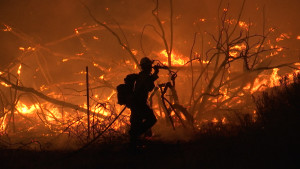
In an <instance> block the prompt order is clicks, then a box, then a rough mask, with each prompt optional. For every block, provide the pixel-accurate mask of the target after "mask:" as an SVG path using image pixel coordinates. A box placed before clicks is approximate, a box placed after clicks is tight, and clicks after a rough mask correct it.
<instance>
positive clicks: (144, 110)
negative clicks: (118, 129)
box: [125, 57, 159, 148]
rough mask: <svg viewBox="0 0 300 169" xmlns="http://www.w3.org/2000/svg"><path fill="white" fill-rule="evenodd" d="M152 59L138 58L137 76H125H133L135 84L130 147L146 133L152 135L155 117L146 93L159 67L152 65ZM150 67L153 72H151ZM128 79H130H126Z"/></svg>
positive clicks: (131, 108)
mask: <svg viewBox="0 0 300 169" xmlns="http://www.w3.org/2000/svg"><path fill="white" fill-rule="evenodd" d="M152 64H153V61H152V60H150V59H149V58H148V57H144V58H142V59H141V60H140V66H141V71H140V72H139V73H138V74H137V76H129V75H128V76H127V77H126V78H132V77H135V85H134V88H133V99H132V103H131V105H130V107H129V108H130V110H131V115H130V123H131V126H130V131H129V135H130V145H131V147H132V148H136V147H137V141H138V138H139V137H140V136H141V135H142V134H144V133H147V134H148V136H152V132H151V127H152V126H153V125H154V124H155V123H156V121H157V119H156V117H155V115H154V113H153V110H152V109H151V108H150V107H149V105H148V103H147V100H148V94H149V92H151V91H152V90H153V88H154V87H155V85H154V81H155V80H156V79H158V72H159V69H158V67H157V66H154V67H152ZM152 68H153V69H154V73H153V74H152ZM126 78H125V81H126V80H130V79H126Z"/></svg>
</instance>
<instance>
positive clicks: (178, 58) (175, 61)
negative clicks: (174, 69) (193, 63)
mask: <svg viewBox="0 0 300 169" xmlns="http://www.w3.org/2000/svg"><path fill="white" fill-rule="evenodd" d="M160 55H161V56H164V57H165V58H168V53H167V51H166V50H162V51H161V52H160ZM188 61H189V59H188V58H187V57H185V56H183V55H180V54H175V53H174V52H173V53H172V54H171V64H172V65H174V66H183V65H184V64H185V63H186V62H188ZM162 63H163V64H165V65H168V61H164V62H162Z"/></svg>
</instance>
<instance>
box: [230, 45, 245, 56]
mask: <svg viewBox="0 0 300 169" xmlns="http://www.w3.org/2000/svg"><path fill="white" fill-rule="evenodd" d="M245 49H246V45H245V44H240V45H235V46H233V47H231V48H230V52H229V55H230V56H232V57H238V54H239V52H241V51H242V50H245Z"/></svg>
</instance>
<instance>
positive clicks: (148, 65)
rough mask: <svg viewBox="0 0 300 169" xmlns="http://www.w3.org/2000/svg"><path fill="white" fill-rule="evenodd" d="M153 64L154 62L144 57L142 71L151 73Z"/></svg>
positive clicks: (141, 62)
mask: <svg viewBox="0 0 300 169" xmlns="http://www.w3.org/2000/svg"><path fill="white" fill-rule="evenodd" d="M152 63H153V61H152V60H151V59H149V58H148V57H143V58H142V59H141V61H140V66H141V68H142V71H146V72H149V73H151V70H152Z"/></svg>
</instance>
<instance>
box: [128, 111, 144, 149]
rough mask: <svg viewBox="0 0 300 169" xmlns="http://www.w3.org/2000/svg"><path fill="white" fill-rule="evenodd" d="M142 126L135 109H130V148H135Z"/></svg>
mask: <svg viewBox="0 0 300 169" xmlns="http://www.w3.org/2000/svg"><path fill="white" fill-rule="evenodd" d="M141 126H142V119H141V117H140V116H139V114H138V112H137V110H136V109H131V116H130V130H129V135H130V146H131V147H132V148H136V146H137V144H138V143H137V142H138V137H139V136H140V128H141Z"/></svg>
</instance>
